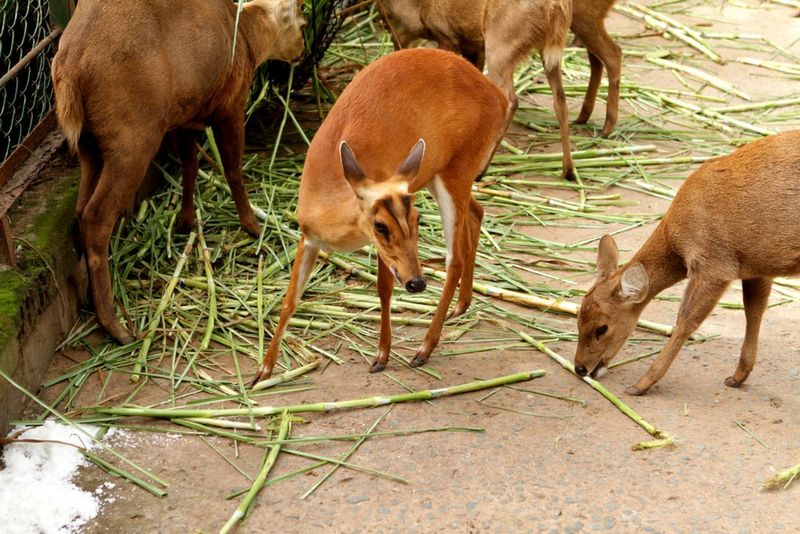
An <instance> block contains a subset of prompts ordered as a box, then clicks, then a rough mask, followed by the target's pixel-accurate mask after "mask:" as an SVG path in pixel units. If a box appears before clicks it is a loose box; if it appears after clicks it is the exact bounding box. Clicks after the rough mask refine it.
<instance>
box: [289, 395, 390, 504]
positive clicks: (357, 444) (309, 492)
mask: <svg viewBox="0 0 800 534" xmlns="http://www.w3.org/2000/svg"><path fill="white" fill-rule="evenodd" d="M390 411H392V408H391V406H390V407H389V408H388V409H387V410H386V411H385V412H383V413H382V414H381V416H380V417H378V418H377V419H376V420H375V422H374V423H372V426H371V427H369V429H368V430H367V433H366V434H365V435H363V436H361V438H360V439H359V440H358V442H357V443H356V444H355V445H353V447H352V448H351V449H350V450H349V451H347V452H346V453H345V455H344V456H342V461H346V460H347V459H348V458H350V456H352V455H353V453H354V452H356V449H358V448H359V447H360V446H361V445H362V444H363V443H364V442H365V441H367V438H368V437H371V436H370V434H372V431H373V430H375V427H377V426H378V423H380V422H381V420H382V419H383V418H384V417H386V415H387V414H388V413H389V412H390ZM340 467H341V465H340V464H336V465H334V466H333V468H332V469H331V470H330V471H328V472H327V473H325V475H324V476H323V477H322V478H321V479H319V480H318V481H317V483H316V484H314V485H313V486H311V487H310V488H309V489H308V491H306V492H305V493H304V494H303V495H302V496H301V497H300V498H301V499H305V498H306V497H308V496H309V495H311V494H312V493H313V492H314V490H316V489H317V488H318V487H320V486H321V485H322V484H323V482H325V481H326V480H328V479H329V478H330V477H331V475H333V474H334V473H335V472H336V470H337V469H339V468H340Z"/></svg>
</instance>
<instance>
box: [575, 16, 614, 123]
mask: <svg viewBox="0 0 800 534" xmlns="http://www.w3.org/2000/svg"><path fill="white" fill-rule="evenodd" d="M574 29H575V32H576V34H577V35H578V36H579V37H580V38H581V40H582V41H583V44H584V45H585V46H586V50H587V52H589V64H590V66H591V77H590V78H589V87H588V89H587V90H586V96H584V99H583V107H582V108H581V113H580V115H579V116H578V120H577V121H576V122H578V123H581V124H582V123H585V122H586V121H588V120H589V116H590V115H591V114H592V111H593V110H594V102H595V98H596V97H597V88H598V87H599V86H600V80H601V78H602V77H603V65H605V68H606V72H607V73H608V98H607V99H606V122H605V124H604V125H603V130H602V131H601V132H600V137H608V136H609V135H611V133H612V132H613V131H614V127H615V126H616V124H617V119H618V117H619V84H620V79H621V78H622V51H621V50H620V48H619V46H617V43H615V42H614V40H613V39H611V36H610V35H608V32H607V31H606V28H605V26H604V25H603V23H602V21H601V22H600V25H599V26H598V27H595V28H590V29H589V31H586V30H585V29H583V28H574Z"/></svg>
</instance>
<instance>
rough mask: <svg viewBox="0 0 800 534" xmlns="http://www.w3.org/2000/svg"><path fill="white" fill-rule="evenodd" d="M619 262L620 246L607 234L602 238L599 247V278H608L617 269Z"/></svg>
mask: <svg viewBox="0 0 800 534" xmlns="http://www.w3.org/2000/svg"><path fill="white" fill-rule="evenodd" d="M618 263H619V248H617V242H616V241H614V238H613V237H611V236H610V235H608V234H606V235H604V236H603V237H602V238H601V239H600V245H598V247H597V279H598V280H602V279H603V278H608V275H610V274H611V273H613V272H614V271H616V270H617V264H618Z"/></svg>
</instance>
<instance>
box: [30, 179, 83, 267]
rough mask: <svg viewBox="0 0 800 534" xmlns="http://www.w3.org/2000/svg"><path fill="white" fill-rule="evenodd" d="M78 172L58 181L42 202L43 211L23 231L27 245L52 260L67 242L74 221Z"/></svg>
mask: <svg viewBox="0 0 800 534" xmlns="http://www.w3.org/2000/svg"><path fill="white" fill-rule="evenodd" d="M79 182H80V172H79V171H78V172H74V173H72V174H70V175H69V176H67V177H66V178H64V179H63V180H61V181H59V182H58V183H57V184H55V186H54V187H53V189H52V191H51V193H50V195H49V196H48V198H47V199H46V201H45V202H46V204H45V205H46V206H47V209H46V210H44V211H43V212H42V213H40V214H38V215H37V216H36V218H35V219H34V221H33V223H32V224H30V225H29V226H28V229H27V230H26V231H25V234H26V235H27V236H29V238H28V237H26V239H27V241H29V242H30V243H31V244H32V245H33V246H35V247H36V248H37V249H38V250H39V251H41V252H42V253H45V251H46V252H47V253H48V255H50V256H52V255H54V254H57V252H58V248H55V249H51V248H50V247H51V246H52V245H53V244H55V246H56V247H60V246H63V244H64V243H67V242H68V241H69V239H70V235H71V233H72V231H73V224H74V221H75V206H76V204H77V202H78V184H79Z"/></svg>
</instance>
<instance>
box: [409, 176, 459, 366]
mask: <svg viewBox="0 0 800 534" xmlns="http://www.w3.org/2000/svg"><path fill="white" fill-rule="evenodd" d="M451 176H458V173H454V174H452V175H451ZM457 180H458V179H457V178H452V179H448V178H447V177H446V176H439V175H437V176H436V177H435V178H434V179H433V181H432V186H431V187H430V188H429V189H430V191H431V193H432V194H433V196H434V198H435V199H436V201H437V203H438V204H439V212H440V214H441V217H442V226H443V227H444V233H445V241H446V243H447V276H446V277H445V282H444V287H443V288H442V294H441V296H440V297H439V304H438V306H437V307H436V312H435V313H434V315H433V320H432V321H431V325H430V327H428V332H427V333H426V334H425V339H424V340H423V342H422V347H420V349H419V350H418V351H417V354H416V356H415V357H414V359H413V360H412V361H411V364H410V365H411V367H419V366H420V365H423V364H424V363H425V362H427V361H428V358H430V356H431V353H432V352H433V349H435V348H436V345H437V344H438V343H439V338H440V337H441V335H442V327H443V325H444V321H445V318H446V317H447V310H448V308H449V307H450V302H451V301H452V300H453V295H455V292H456V288H457V287H458V284H459V281H460V280H461V278H462V275H463V273H464V266H465V264H466V261H467V258H468V256H469V251H468V250H464V247H465V245H467V244H468V241H467V242H465V239H464V238H463V236H462V234H464V233H468V231H469V224H470V223H469V214H468V211H469V199H471V198H472V196H471V195H467V197H466V198H465V199H464V201H462V202H460V203H457V202H456V198H457V197H456V196H455V195H453V193H452V192H451V191H449V190H448V187H447V185H448V183H449V184H456V183H457ZM468 183H471V182H468ZM451 187H452V186H451Z"/></svg>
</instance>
